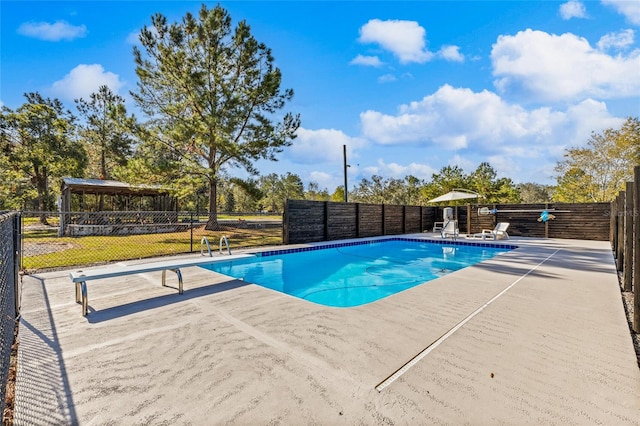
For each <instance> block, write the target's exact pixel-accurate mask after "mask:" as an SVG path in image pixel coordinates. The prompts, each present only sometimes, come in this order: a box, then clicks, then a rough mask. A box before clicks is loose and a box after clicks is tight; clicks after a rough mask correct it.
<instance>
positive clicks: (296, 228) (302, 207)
mask: <svg viewBox="0 0 640 426" xmlns="http://www.w3.org/2000/svg"><path fill="white" fill-rule="evenodd" d="M325 220H326V217H325V203H324V202H317V201H306V200H287V203H286V207H285V215H284V223H283V241H284V242H285V244H298V243H311V242H318V241H325V240H326V235H325Z"/></svg>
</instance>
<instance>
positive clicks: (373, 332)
mask: <svg viewBox="0 0 640 426" xmlns="http://www.w3.org/2000/svg"><path fill="white" fill-rule="evenodd" d="M416 236H417V235H416ZM420 236H425V234H420ZM509 243H511V244H515V245H518V246H519V247H520V248H519V249H517V250H513V251H511V252H509V253H506V254H502V255H500V256H497V257H495V258H493V259H491V260H488V261H486V262H483V263H481V264H478V265H475V266H472V267H469V268H466V269H463V270H461V271H458V272H455V273H453V274H450V275H447V276H445V277H443V278H440V279H438V280H435V281H431V282H429V283H426V284H423V285H419V286H416V287H414V288H411V289H409V290H406V291H404V292H402V293H399V294H396V295H393V296H390V297H387V298H385V299H382V300H379V301H377V302H374V303H371V304H368V305H364V306H359V307H355V308H330V307H325V306H320V305H316V304H313V303H310V302H306V301H303V300H299V299H296V298H294V297H291V296H287V295H285V294H281V293H278V292H275V291H272V290H268V289H265V288H262V287H260V286H257V285H253V284H248V283H246V282H243V281H238V280H230V279H229V278H226V277H224V276H221V275H218V274H215V273H213V272H211V271H207V270H205V269H202V268H198V267H194V268H186V269H184V270H183V271H182V272H183V276H184V283H185V284H184V289H185V291H184V294H183V295H178V294H177V291H175V290H174V289H171V288H166V287H162V286H161V285H160V276H161V272H154V273H148V274H141V275H132V276H127V277H123V278H112V279H108V280H103V281H96V282H91V283H89V285H88V288H89V306H90V310H89V312H90V313H89V315H88V316H87V317H86V318H85V317H82V315H81V309H80V305H78V304H76V303H75V297H74V286H73V285H72V283H71V281H70V280H69V274H68V272H69V271H59V272H50V273H43V274H35V275H31V276H25V277H24V281H23V295H22V319H21V323H20V334H19V339H20V346H19V355H18V362H19V365H18V379H17V384H16V387H17V389H16V409H15V424H18V425H34V424H80V425H89V424H91V425H94V424H153V425H156V424H171V425H174V424H195V425H199V424H203V425H211V424H236V425H267V424H269V425H276V424H282V425H302V424H321V425H334V424H344V425H358V424H359V425H393V424H412V425H414V424H454V425H457V424H471V425H496V424H538V425H539V424H562V425H585V424H605V425H640V370H639V369H638V364H637V359H636V355H635V352H634V349H633V344H632V341H631V337H630V333H629V328H628V326H627V322H626V317H625V313H624V309H623V304H622V301H621V295H620V289H619V285H618V280H617V276H616V271H615V267H614V264H613V258H612V254H611V248H610V245H609V243H608V242H595V241H579V240H551V239H550V240H543V239H527V238H512V239H511V240H509ZM193 256H195V255H192V256H191V257H193ZM127 263H135V262H127ZM172 278H173V277H172ZM170 282H171V281H170ZM442 337H444V338H442ZM441 338H442V339H441ZM419 354H421V355H419ZM416 355H419V358H418V359H416V360H414V361H413V362H411V363H410V368H406V370H403V371H402V372H403V374H401V375H398V376H397V379H396V380H395V381H393V382H388V383H389V384H388V386H386V387H384V388H382V389H381V390H380V391H379V390H377V389H376V387H378V385H380V384H381V383H383V382H384V381H385V379H387V378H388V377H389V376H391V375H393V374H394V373H395V372H396V371H398V370H399V369H400V368H401V367H403V365H405V364H406V363H407V362H410V361H411V360H412V359H413V358H414V357H416ZM394 377H396V376H394Z"/></svg>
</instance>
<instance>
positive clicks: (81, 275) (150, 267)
mask: <svg viewBox="0 0 640 426" xmlns="http://www.w3.org/2000/svg"><path fill="white" fill-rule="evenodd" d="M252 257H255V255H254V254H232V255H229V256H216V257H198V258H196V259H175V260H164V261H160V262H150V263H140V264H137V265H127V266H112V267H106V268H100V269H89V270H86V271H83V270H78V271H72V272H70V273H69V277H70V278H71V282H73V283H75V285H76V303H82V315H83V316H87V308H88V304H89V299H88V296H87V281H91V280H101V279H106V278H115V277H121V276H125V275H133V274H143V273H145V272H156V271H162V285H163V286H165V287H166V282H167V278H166V276H167V271H168V270H169V271H173V272H175V273H176V275H177V276H178V294H182V293H183V290H182V287H183V283H182V273H181V272H180V268H188V267H191V266H199V265H206V264H210V263H220V262H229V261H232V260H238V259H248V258H252Z"/></svg>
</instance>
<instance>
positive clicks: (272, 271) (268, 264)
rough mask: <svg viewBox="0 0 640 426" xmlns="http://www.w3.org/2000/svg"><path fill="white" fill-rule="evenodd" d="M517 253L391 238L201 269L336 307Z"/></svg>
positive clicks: (280, 252)
mask: <svg viewBox="0 0 640 426" xmlns="http://www.w3.org/2000/svg"><path fill="white" fill-rule="evenodd" d="M514 248H516V247H515V246H510V245H498V244H479V243H464V242H457V241H456V242H446V243H445V242H442V241H427V240H420V239H409V238H391V239H383V240H373V241H358V242H346V243H336V244H328V245H323V246H314V247H305V248H301V249H288V250H286V249H285V250H276V251H268V252H263V253H258V254H257V255H256V257H255V258H249V259H238V260H233V261H230V262H218V263H212V264H210V265H202V266H201V267H203V268H205V269H209V270H212V271H214V272H218V273H220V274H224V275H227V276H230V277H233V278H236V279H242V280H244V281H247V282H250V283H253V284H258V285H261V286H263V287H267V288H270V289H272V290H276V291H280V292H282V293H286V294H289V295H292V296H295V297H298V298H301V299H304V300H308V301H311V302H314V303H319V304H322V305H326V306H334V307H343V308H345V307H353V306H358V305H363V304H366V303H371V302H374V301H376V300H379V299H382V298H384V297H387V296H390V295H392V294H395V293H398V292H401V291H404V290H406V289H408V288H411V287H414V286H416V285H418V284H422V283H425V282H428V281H431V280H434V279H436V278H439V277H442V276H444V275H446V274H449V273H451V272H454V271H457V270H459V269H462V268H466V267H467V266H470V265H474V264H476V263H479V262H482V261H484V260H487V259H490V258H492V257H494V256H496V255H498V254H500V253H504V252H507V251H509V250H512V249H514Z"/></svg>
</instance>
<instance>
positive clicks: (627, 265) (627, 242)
mask: <svg viewBox="0 0 640 426" xmlns="http://www.w3.org/2000/svg"><path fill="white" fill-rule="evenodd" d="M625 190H626V191H625V194H626V197H625V202H624V263H623V265H622V285H623V289H624V291H631V273H632V272H633V216H632V215H633V182H627V185H626V188H625Z"/></svg>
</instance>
